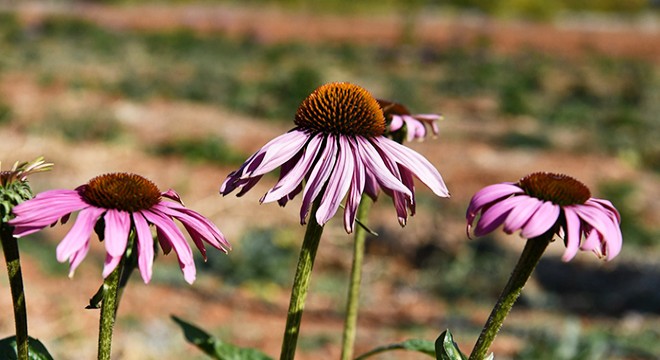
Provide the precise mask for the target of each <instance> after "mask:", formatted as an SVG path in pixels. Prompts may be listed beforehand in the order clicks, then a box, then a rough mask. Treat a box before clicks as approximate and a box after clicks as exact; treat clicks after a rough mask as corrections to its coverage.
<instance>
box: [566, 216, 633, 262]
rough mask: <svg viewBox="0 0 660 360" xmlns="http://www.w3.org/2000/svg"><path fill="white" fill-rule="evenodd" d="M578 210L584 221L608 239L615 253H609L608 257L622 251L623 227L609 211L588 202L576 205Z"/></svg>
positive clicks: (607, 241)
mask: <svg viewBox="0 0 660 360" xmlns="http://www.w3.org/2000/svg"><path fill="white" fill-rule="evenodd" d="M576 212H577V214H578V216H579V217H580V218H581V219H582V220H583V221H584V222H586V223H587V224H589V225H590V226H591V227H593V228H594V230H596V231H597V232H598V233H600V236H601V237H602V238H603V239H606V240H605V241H606V243H607V245H608V246H607V247H608V251H612V253H613V254H609V253H608V254H607V257H608V259H611V258H613V257H614V256H616V255H617V254H618V253H619V252H620V251H621V245H622V236H621V229H620V228H619V226H618V223H617V222H616V220H615V219H614V218H613V217H611V216H610V215H609V213H608V212H605V211H603V209H602V207H597V206H593V205H587V204H585V205H582V206H579V207H576Z"/></svg>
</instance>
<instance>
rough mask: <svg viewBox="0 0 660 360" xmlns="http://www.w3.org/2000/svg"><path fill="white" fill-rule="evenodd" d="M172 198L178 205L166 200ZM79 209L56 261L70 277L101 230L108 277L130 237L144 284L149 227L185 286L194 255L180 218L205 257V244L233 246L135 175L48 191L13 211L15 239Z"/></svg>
mask: <svg viewBox="0 0 660 360" xmlns="http://www.w3.org/2000/svg"><path fill="white" fill-rule="evenodd" d="M163 198H168V199H170V200H174V201H165V200H163ZM75 211H80V212H79V213H78V217H77V219H76V222H75V224H74V225H73V227H72V228H71V230H70V231H69V233H68V234H67V235H66V236H65V237H64V239H63V240H62V241H61V242H60V244H59V245H58V246H57V251H56V252H57V260H58V261H60V262H63V261H65V260H69V263H70V276H72V275H73V272H74V270H75V269H76V268H77V267H78V265H80V263H81V262H82V260H83V259H84V258H85V256H86V255H87V252H88V251H89V245H90V244H89V243H90V235H91V233H92V231H93V230H97V233H98V234H99V237H100V238H101V239H102V240H103V241H104V242H105V249H106V252H107V255H106V259H105V266H104V268H103V277H104V278H105V277H107V276H108V275H109V274H110V273H111V272H112V271H113V270H114V269H115V268H116V267H117V265H118V264H119V261H120V260H121V258H122V257H123V256H125V253H126V249H127V245H128V238H129V234H130V233H131V231H134V233H135V235H136V236H135V238H136V240H137V258H138V268H139V269H140V274H141V275H142V279H143V280H144V282H145V283H148V282H149V281H150V280H151V274H152V265H153V260H154V239H153V236H152V234H151V230H150V228H149V225H154V226H155V227H156V230H157V231H156V233H157V237H158V242H159V243H160V246H161V248H162V249H163V252H164V253H165V254H168V253H169V252H170V251H171V250H172V249H174V251H175V252H176V254H177V257H178V259H179V265H180V266H181V270H182V271H183V274H184V278H185V279H186V281H187V282H189V283H192V282H193V281H194V280H195V274H196V271H195V263H194V262H193V254H192V250H191V248H190V245H188V242H187V241H186V239H185V237H184V235H183V233H182V232H181V230H179V228H178V227H177V225H176V224H175V223H174V219H177V220H179V221H180V222H181V223H182V224H183V226H184V227H185V229H186V230H187V231H188V233H189V234H190V237H191V238H192V240H193V242H194V243H195V245H196V246H197V248H198V249H199V251H200V252H201V253H202V255H203V256H204V259H206V249H205V247H204V243H203V241H205V242H207V243H208V244H210V245H211V246H213V247H215V248H216V249H218V250H221V251H223V252H225V253H226V252H227V250H228V249H230V245H229V243H228V242H227V241H226V240H225V238H224V236H223V235H222V233H220V231H219V230H218V228H217V227H216V226H215V225H213V223H211V221H209V220H208V219H206V218H205V217H203V216H202V215H200V214H199V213H197V212H195V211H193V210H190V209H188V208H186V207H185V206H183V203H182V202H181V198H180V197H179V194H177V193H176V192H175V191H174V190H168V191H166V192H160V191H159V190H158V187H156V185H155V184H154V183H152V182H151V181H149V180H148V179H146V178H144V177H142V176H140V175H135V174H127V173H112V174H105V175H101V176H98V177H95V178H93V179H92V180H90V181H89V182H88V183H87V184H85V185H82V186H79V187H78V188H76V189H75V190H50V191H46V192H43V193H40V194H38V195H37V196H36V197H35V198H34V199H32V200H29V201H26V202H24V203H22V204H20V205H18V206H16V207H15V208H14V209H13V212H14V214H15V215H16V217H15V218H14V219H12V220H11V221H10V222H9V224H10V225H12V226H14V235H15V236H17V237H21V236H25V235H28V234H32V233H34V232H36V231H39V230H41V229H42V228H44V227H46V226H48V225H51V224H55V223H57V221H58V220H60V219H61V220H62V223H64V222H66V221H67V220H68V218H69V216H70V215H71V213H73V212H75Z"/></svg>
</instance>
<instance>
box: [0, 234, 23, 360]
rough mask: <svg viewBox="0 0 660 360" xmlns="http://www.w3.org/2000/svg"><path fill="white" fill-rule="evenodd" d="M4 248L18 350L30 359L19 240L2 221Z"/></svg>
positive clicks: (20, 356) (20, 354)
mask: <svg viewBox="0 0 660 360" xmlns="http://www.w3.org/2000/svg"><path fill="white" fill-rule="evenodd" d="M0 237H1V238H2V249H3V252H4V253H5V262H6V263H7V275H9V287H10V289H11V299H12V302H13V304H14V322H15V323H16V350H17V355H18V359H19V360H27V359H28V324H27V307H26V305H25V291H24V289H23V274H22V271H21V258H20V256H19V253H18V242H17V241H16V238H15V237H14V235H13V232H12V227H11V226H8V225H6V224H1V223H0Z"/></svg>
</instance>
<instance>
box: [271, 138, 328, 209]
mask: <svg viewBox="0 0 660 360" xmlns="http://www.w3.org/2000/svg"><path fill="white" fill-rule="evenodd" d="M322 142H323V136H321V135H318V136H315V137H313V138H312V139H310V141H309V144H307V146H306V147H305V151H304V153H303V155H302V157H301V159H300V161H298V162H297V163H296V165H295V166H294V167H293V168H292V169H291V170H289V172H288V173H287V174H286V176H284V177H282V179H280V181H278V182H277V184H275V186H274V187H273V188H272V189H270V190H268V192H267V193H266V194H265V195H264V196H263V197H262V198H261V202H265V203H268V202H271V201H276V200H279V199H281V198H283V197H284V196H286V195H288V194H289V193H291V192H292V191H293V190H295V189H296V188H297V187H298V186H299V185H300V184H301V182H302V181H303V179H304V178H305V175H307V173H308V172H309V169H310V168H311V167H312V164H313V163H314V159H316V156H317V155H318V151H319V147H320V146H321V144H322Z"/></svg>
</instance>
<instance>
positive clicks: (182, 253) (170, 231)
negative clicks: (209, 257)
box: [142, 210, 196, 284]
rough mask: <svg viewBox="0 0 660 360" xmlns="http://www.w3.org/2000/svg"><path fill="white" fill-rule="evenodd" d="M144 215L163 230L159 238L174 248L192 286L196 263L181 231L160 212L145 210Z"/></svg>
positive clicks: (184, 273)
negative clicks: (164, 239)
mask: <svg viewBox="0 0 660 360" xmlns="http://www.w3.org/2000/svg"><path fill="white" fill-rule="evenodd" d="M142 214H143V215H144V217H145V218H146V219H147V220H148V221H149V222H151V223H152V224H154V225H155V226H156V227H157V228H158V229H159V230H161V232H160V233H159V236H160V235H162V236H164V237H166V239H167V241H168V242H169V243H170V244H171V246H172V248H174V251H175V252H176V255H177V258H178V259H179V265H180V266H181V271H183V277H184V279H185V280H186V281H187V282H188V283H189V284H192V283H193V282H194V281H195V274H196V270H195V262H194V261H193V255H192V249H191V248H190V245H188V242H187V241H186V239H185V238H184V236H183V233H182V232H181V230H179V228H178V227H177V226H176V224H174V221H173V220H172V219H171V218H169V217H167V216H166V215H163V214H162V213H160V212H155V211H152V210H143V211H142Z"/></svg>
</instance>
